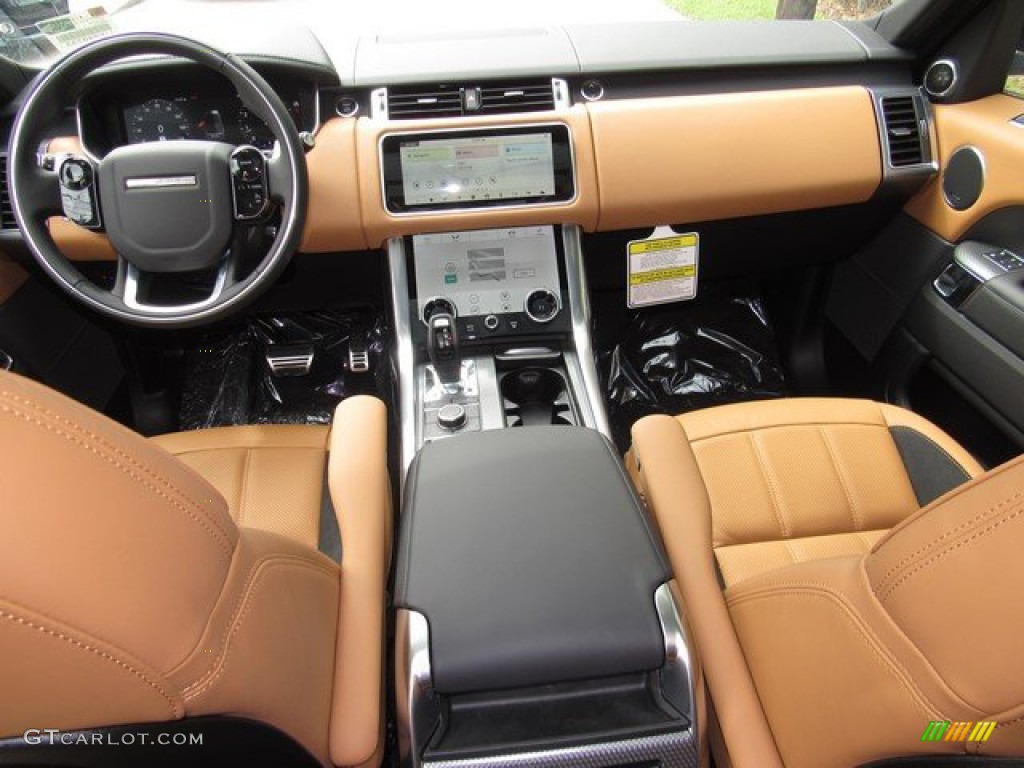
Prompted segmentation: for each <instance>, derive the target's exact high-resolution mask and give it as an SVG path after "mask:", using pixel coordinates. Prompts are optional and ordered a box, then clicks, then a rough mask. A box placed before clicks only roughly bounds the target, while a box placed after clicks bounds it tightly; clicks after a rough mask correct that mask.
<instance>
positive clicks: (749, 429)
mask: <svg viewBox="0 0 1024 768" xmlns="http://www.w3.org/2000/svg"><path fill="white" fill-rule="evenodd" d="M680 423H681V422H680ZM821 424H827V425H828V426H831V427H877V428H879V429H882V428H883V427H886V426H888V422H885V421H882V422H875V421H826V422H820V421H792V422H789V421H787V422H783V423H779V424H768V425H765V426H754V427H737V428H736V429H729V430H725V431H723V432H714V433H712V434H708V435H704V436H703V437H690V435H689V433H687V438H688V439H689V441H690V442H691V443H700V442H703V441H705V440H714V439H716V438H719V437H733V436H736V435H742V434H752V433H755V432H766V431H768V430H769V429H785V428H787V427H807V428H811V427H814V426H818V425H821ZM683 431H684V432H685V431H686V427H685V426H684V427H683Z"/></svg>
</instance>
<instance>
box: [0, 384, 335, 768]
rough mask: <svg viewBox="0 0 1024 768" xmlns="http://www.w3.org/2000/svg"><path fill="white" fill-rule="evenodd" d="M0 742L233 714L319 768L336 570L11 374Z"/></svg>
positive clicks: (1, 407)
mask: <svg viewBox="0 0 1024 768" xmlns="http://www.w3.org/2000/svg"><path fill="white" fill-rule="evenodd" d="M0 462H2V465H3V482H2V483H0V585H2V588H0V680H2V681H3V693H2V695H0V738H4V737H9V736H20V735H21V734H22V733H23V732H24V731H25V730H26V729H29V728H39V727H45V728H55V729H62V730H67V729H75V728H89V727H95V726H108V725H116V724H120V723H142V722H160V721H169V720H176V719H180V718H182V717H185V716H193V715H207V714H224V713H233V714H237V715H240V716H242V717H249V718H251V719H254V720H258V721H261V722H265V723H269V724H270V725H273V726H275V727H277V728H279V729H280V730H283V731H284V732H285V733H287V734H289V735H290V736H291V737H292V738H294V739H295V740H296V741H298V742H299V743H300V744H302V745H303V746H305V747H306V749H308V750H309V751H310V752H312V753H313V754H314V755H315V756H316V757H317V758H318V759H320V760H321V761H322V762H325V761H326V755H327V752H328V747H327V739H328V721H329V716H330V708H331V691H332V685H333V677H334V676H333V670H334V657H335V636H336V634H337V615H338V590H339V583H338V582H339V578H338V567H337V565H336V564H335V563H333V562H332V561H330V560H329V559H328V558H326V557H324V556H322V555H320V554H319V553H317V552H314V551H312V550H307V549H306V548H305V547H302V546H301V545H299V544H297V543H294V542H291V541H289V540H287V539H285V538H284V537H280V536H275V535H273V534H269V533H264V532H261V531H255V530H250V529H243V530H241V531H240V530H239V529H238V528H237V527H236V526H235V524H234V522H233V521H232V519H231V517H230V515H229V513H228V509H227V505H226V503H225V501H224V499H223V498H221V496H220V495H219V494H218V493H217V492H216V491H215V490H214V488H213V487H212V486H211V485H210V484H209V483H207V482H206V481H205V480H203V479H202V478H201V477H199V476H198V475H197V474H195V473H194V472H193V471H192V470H190V469H189V468H187V467H186V466H185V465H184V464H182V463H180V462H179V461H177V460H176V459H175V458H174V457H172V456H171V455H170V454H168V453H167V452H165V451H164V450H163V449H161V448H159V447H157V446H155V445H153V444H151V443H150V442H148V441H147V440H145V439H143V438H142V437H140V436H139V435H137V434H135V433H133V432H131V431H129V430H127V429H124V428H123V427H121V426H119V425H117V424H115V423H114V422H112V421H110V420H109V419H106V418H105V417H103V416H102V415H100V414H97V413H95V412H93V411H91V410H89V409H88V408H85V407H83V406H81V405H79V404H77V403H75V402H73V401H72V400H69V399H68V398H66V397H64V396H62V395H60V394H57V393H55V392H53V391H52V390H49V389H47V388H45V387H43V386H41V385H39V384H36V383H34V382H31V381H29V380H27V379H24V378H21V377H19V376H16V375H14V374H10V373H5V372H2V371H0Z"/></svg>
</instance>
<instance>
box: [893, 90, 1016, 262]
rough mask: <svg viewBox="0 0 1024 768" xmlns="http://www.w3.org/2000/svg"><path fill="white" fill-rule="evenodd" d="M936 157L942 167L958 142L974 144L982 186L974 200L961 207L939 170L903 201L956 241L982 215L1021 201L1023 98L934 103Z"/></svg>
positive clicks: (930, 225)
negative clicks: (949, 195) (955, 203)
mask: <svg viewBox="0 0 1024 768" xmlns="http://www.w3.org/2000/svg"><path fill="white" fill-rule="evenodd" d="M934 112H935V125H936V134H937V140H938V144H939V162H940V167H941V168H946V167H947V165H948V163H949V158H950V157H951V156H952V154H953V153H954V152H955V151H956V150H958V149H960V148H961V147H974V148H976V149H977V150H978V151H979V152H980V153H981V156H982V158H983V164H984V186H983V187H982V192H981V196H980V197H979V198H978V201H977V202H976V203H975V204H974V205H972V206H971V207H970V208H967V209H966V210H963V211H957V210H955V209H954V208H952V207H951V206H950V205H949V204H948V203H947V201H946V199H945V196H944V195H943V191H942V187H943V174H939V175H937V176H936V177H935V178H934V179H932V181H931V182H929V183H928V184H927V185H926V186H925V187H924V189H922V190H921V191H920V192H919V193H918V194H917V196H916V197H914V198H913V199H912V200H911V201H910V202H909V203H908V204H907V207H906V211H907V213H909V214H910V215H911V216H913V217H914V218H915V219H917V220H918V221H919V222H921V223H922V224H924V225H925V226H926V227H928V228H929V229H931V230H932V231H933V232H935V234H937V235H939V236H941V237H943V238H945V239H946V240H948V241H949V242H952V243H955V242H959V241H960V240H961V239H962V238H963V236H964V235H965V234H966V232H967V231H968V230H969V229H970V228H971V227H972V226H974V225H975V224H977V223H978V222H979V221H981V219H982V218H984V217H985V216H986V215H988V214H990V213H992V212H993V211H996V210H999V209H1001V208H1006V207H1009V206H1012V205H1021V204H1024V125H1021V124H1018V123H1015V122H1013V119H1014V118H1015V117H1017V116H1018V115H1024V101H1022V100H1021V99H1017V98H1014V97H1013V96H1007V95H1006V94H998V95H995V96H989V97H988V98H984V99H979V100H978V101H972V102H968V103H966V104H951V105H943V104H938V105H935V107H934Z"/></svg>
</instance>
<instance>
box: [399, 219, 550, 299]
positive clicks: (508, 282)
mask: <svg viewBox="0 0 1024 768" xmlns="http://www.w3.org/2000/svg"><path fill="white" fill-rule="evenodd" d="M412 245H413V257H414V259H415V263H416V295H417V299H418V302H417V303H418V304H419V307H418V310H419V311H418V314H420V316H422V314H423V307H424V305H425V304H426V303H427V302H428V301H430V299H432V298H434V297H438V296H443V297H444V298H446V299H448V300H449V301H451V302H452V303H453V304H454V305H455V308H456V311H457V312H458V314H459V316H460V317H467V316H474V315H491V314H494V315H499V314H505V313H509V312H522V311H523V307H524V304H525V302H526V297H527V296H528V295H529V294H530V292H531V291H534V290H536V289H538V288H547V289H548V290H551V291H553V292H555V293H557V292H558V289H559V280H558V256H557V251H556V250H555V234H554V228H553V227H510V228H506V229H482V230H477V231H474V232H440V233H437V234H431V235H416V236H415V237H413V239H412Z"/></svg>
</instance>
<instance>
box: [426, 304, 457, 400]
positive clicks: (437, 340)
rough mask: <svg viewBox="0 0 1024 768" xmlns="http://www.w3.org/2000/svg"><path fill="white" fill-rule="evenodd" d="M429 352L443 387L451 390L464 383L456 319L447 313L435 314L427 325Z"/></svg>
mask: <svg viewBox="0 0 1024 768" xmlns="http://www.w3.org/2000/svg"><path fill="white" fill-rule="evenodd" d="M427 352H428V354H429V355H430V363H431V364H432V365H433V366H434V370H435V371H436V372H437V378H438V379H439V380H440V382H441V384H442V386H444V387H445V388H446V389H451V388H452V387H453V386H455V385H458V384H459V383H460V382H461V381H462V356H461V355H460V354H459V334H458V332H457V331H456V330H455V318H454V317H453V316H452V315H450V314H448V313H447V312H435V313H434V314H432V315H431V316H430V322H429V323H428V324H427Z"/></svg>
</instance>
